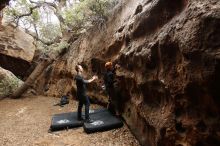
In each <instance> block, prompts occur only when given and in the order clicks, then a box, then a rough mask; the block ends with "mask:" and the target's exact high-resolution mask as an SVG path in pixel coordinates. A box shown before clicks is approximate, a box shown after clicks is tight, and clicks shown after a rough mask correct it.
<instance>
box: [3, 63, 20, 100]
mask: <svg viewBox="0 0 220 146" xmlns="http://www.w3.org/2000/svg"><path fill="white" fill-rule="evenodd" d="M22 83H23V82H22V81H21V80H20V79H18V78H17V77H16V76H15V75H14V74H13V73H11V72H10V71H8V70H5V69H3V68H2V67H0V98H1V97H5V96H8V95H10V94H12V93H13V92H14V91H15V90H16V89H17V88H18V87H19V86H20V85H21V84H22Z"/></svg>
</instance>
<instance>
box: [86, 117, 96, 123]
mask: <svg viewBox="0 0 220 146" xmlns="http://www.w3.org/2000/svg"><path fill="white" fill-rule="evenodd" d="M85 122H86V123H92V122H94V120H92V119H90V118H88V119H86V120H85Z"/></svg>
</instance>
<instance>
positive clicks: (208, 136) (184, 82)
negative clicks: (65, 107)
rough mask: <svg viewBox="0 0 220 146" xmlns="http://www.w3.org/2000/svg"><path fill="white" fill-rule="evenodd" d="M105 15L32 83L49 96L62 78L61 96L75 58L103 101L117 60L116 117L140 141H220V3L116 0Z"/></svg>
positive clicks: (164, 145)
mask: <svg viewBox="0 0 220 146" xmlns="http://www.w3.org/2000/svg"><path fill="white" fill-rule="evenodd" d="M108 20H109V21H108V23H107V24H106V28H105V29H104V30H102V31H99V30H98V29H97V28H94V29H91V30H90V31H89V32H88V33H87V34H86V35H84V36H81V37H80V38H79V39H78V40H77V41H75V42H74V43H73V44H72V45H71V48H70V50H69V52H67V53H66V54H65V55H63V57H61V58H60V59H59V60H57V61H55V63H54V64H52V65H51V66H50V68H49V69H48V70H47V71H45V73H44V75H42V76H41V78H40V79H39V81H38V82H37V83H38V84H36V85H37V86H38V87H36V88H37V89H38V90H42V87H47V89H48V90H46V92H44V93H45V94H48V95H54V94H56V93H58V91H59V90H58V89H61V88H60V87H61V85H64V84H63V83H66V84H65V85H66V86H63V88H64V89H63V91H64V92H62V93H64V94H66V92H68V90H71V87H72V84H71V83H72V82H73V78H72V75H74V74H76V72H75V70H74V67H75V65H76V64H77V63H79V62H80V63H81V64H82V65H83V67H84V69H85V74H86V75H88V76H87V77H88V78H89V77H91V76H92V75H93V74H94V73H96V74H97V75H98V76H99V79H100V80H99V81H97V82H95V83H93V84H91V85H90V86H89V87H88V90H89V92H90V93H92V94H93V96H95V97H96V98H97V99H99V100H102V98H103V96H105V94H104V93H103V91H102V88H101V86H102V82H101V80H102V78H103V74H102V72H103V69H104V64H105V62H106V61H109V60H111V61H113V62H117V63H119V64H120V66H121V67H120V68H119V70H117V72H116V74H117V77H116V78H117V80H118V87H119V90H120V92H121V97H120V98H119V99H118V100H120V108H121V111H122V115H123V117H124V119H125V121H126V122H127V124H128V125H129V127H130V129H131V131H132V132H133V133H134V135H136V137H137V139H138V140H139V142H140V143H141V144H142V145H144V146H145V145H147V146H157V145H159V146H186V145H187V146H203V145H209V146H217V145H220V119H219V116H220V114H219V113H220V98H219V97H220V37H219V36H220V31H219V30H220V29H219V28H220V1H219V0H122V1H121V2H120V6H119V7H117V9H115V10H114V13H113V14H112V15H111V17H110V18H109V19H108ZM43 80H44V82H42V81H43ZM61 81H65V82H61ZM67 83H69V84H67ZM92 94H91V95H92ZM93 96H91V97H93ZM103 99H107V97H105V98H103Z"/></svg>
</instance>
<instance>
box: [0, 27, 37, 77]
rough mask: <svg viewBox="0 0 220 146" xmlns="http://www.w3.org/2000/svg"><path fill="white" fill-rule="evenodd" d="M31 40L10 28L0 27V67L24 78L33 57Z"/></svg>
mask: <svg viewBox="0 0 220 146" xmlns="http://www.w3.org/2000/svg"><path fill="white" fill-rule="evenodd" d="M33 42H34V40H33V38H32V37H31V36H29V35H28V34H26V33H24V32H23V31H21V30H19V29H14V28H13V27H12V26H10V25H9V26H1V27H0V60H1V61H0V66H2V67H3V68H5V69H7V70H10V71H11V72H13V73H14V74H15V75H18V76H21V77H23V76H25V75H26V72H27V70H28V69H29V67H30V62H31V61H32V59H33V57H34V52H35V46H34V45H33Z"/></svg>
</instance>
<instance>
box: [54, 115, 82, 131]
mask: <svg viewBox="0 0 220 146" xmlns="http://www.w3.org/2000/svg"><path fill="white" fill-rule="evenodd" d="M82 125H83V122H82V121H78V120H77V112H70V113H62V114H56V115H54V116H53V117H52V122H51V126H50V130H51V131H57V130H62V129H67V128H75V127H80V126H82Z"/></svg>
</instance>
